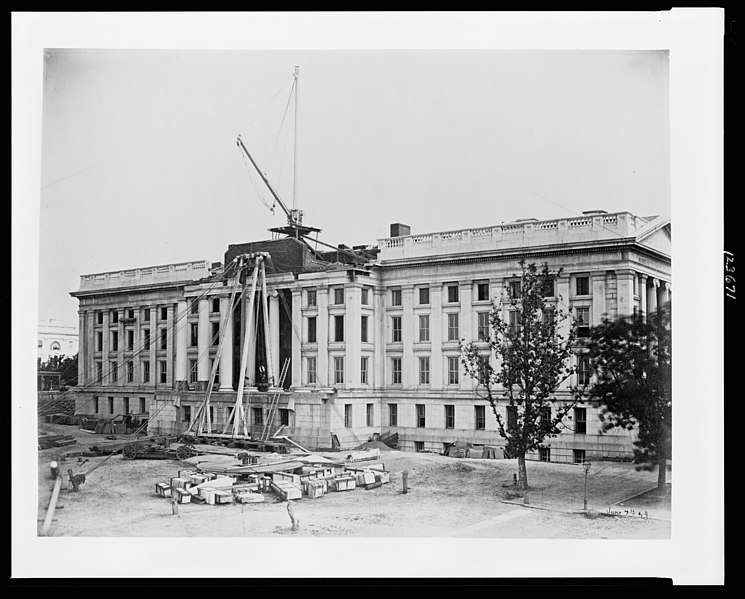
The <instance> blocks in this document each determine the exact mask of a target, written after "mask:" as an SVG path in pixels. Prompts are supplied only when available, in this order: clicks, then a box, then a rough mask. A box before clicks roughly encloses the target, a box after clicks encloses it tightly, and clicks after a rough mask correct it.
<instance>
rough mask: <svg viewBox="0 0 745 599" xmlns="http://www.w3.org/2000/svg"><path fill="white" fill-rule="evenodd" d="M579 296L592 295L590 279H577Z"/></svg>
mask: <svg viewBox="0 0 745 599" xmlns="http://www.w3.org/2000/svg"><path fill="white" fill-rule="evenodd" d="M576 281H577V295H590V277H577V279H576Z"/></svg>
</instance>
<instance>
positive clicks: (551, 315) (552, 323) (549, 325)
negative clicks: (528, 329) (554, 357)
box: [541, 308, 556, 334]
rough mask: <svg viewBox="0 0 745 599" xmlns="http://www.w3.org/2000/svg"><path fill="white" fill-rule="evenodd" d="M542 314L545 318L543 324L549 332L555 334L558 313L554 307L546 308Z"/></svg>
mask: <svg viewBox="0 0 745 599" xmlns="http://www.w3.org/2000/svg"><path fill="white" fill-rule="evenodd" d="M541 316H542V318H543V326H544V327H545V328H546V330H547V331H548V332H549V333H551V334H553V333H554V331H555V330H556V313H555V312H554V310H553V308H545V309H544V310H543V314H542V315H541Z"/></svg>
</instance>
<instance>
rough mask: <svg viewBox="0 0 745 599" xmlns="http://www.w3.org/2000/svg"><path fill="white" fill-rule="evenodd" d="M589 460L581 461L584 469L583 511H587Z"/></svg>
mask: <svg viewBox="0 0 745 599" xmlns="http://www.w3.org/2000/svg"><path fill="white" fill-rule="evenodd" d="M590 466H592V464H590V462H582V469H583V470H584V471H585V511H587V474H588V473H589V472H590Z"/></svg>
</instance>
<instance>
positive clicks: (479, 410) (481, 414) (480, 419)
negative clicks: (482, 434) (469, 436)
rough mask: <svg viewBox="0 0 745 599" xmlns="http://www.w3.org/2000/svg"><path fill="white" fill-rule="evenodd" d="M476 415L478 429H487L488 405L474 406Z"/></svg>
mask: <svg viewBox="0 0 745 599" xmlns="http://www.w3.org/2000/svg"><path fill="white" fill-rule="evenodd" d="M473 408H474V412H475V416H476V426H475V428H476V430H477V431H483V430H485V429H486V406H474V407H473Z"/></svg>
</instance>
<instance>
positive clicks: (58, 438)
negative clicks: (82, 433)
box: [38, 434, 77, 449]
mask: <svg viewBox="0 0 745 599" xmlns="http://www.w3.org/2000/svg"><path fill="white" fill-rule="evenodd" d="M75 443H77V441H76V440H75V437H73V436H71V435H47V434H41V435H39V441H38V446H39V449H50V448H51V447H66V446H67V445H75Z"/></svg>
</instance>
